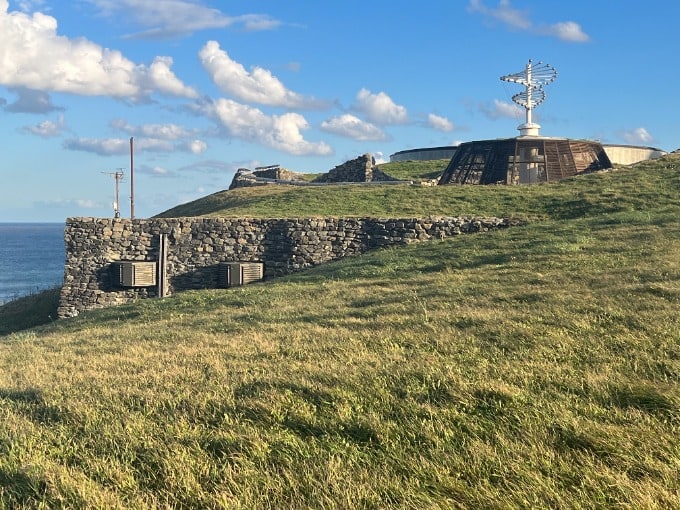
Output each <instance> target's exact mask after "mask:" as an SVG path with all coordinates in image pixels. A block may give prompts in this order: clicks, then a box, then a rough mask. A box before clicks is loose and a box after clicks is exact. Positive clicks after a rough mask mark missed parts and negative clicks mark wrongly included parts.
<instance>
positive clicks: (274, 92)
mask: <svg viewBox="0 0 680 510" xmlns="http://www.w3.org/2000/svg"><path fill="white" fill-rule="evenodd" d="M198 56H199V58H200V60H201V63H202V64H203V67H204V68H205V70H206V72H207V73H208V74H209V75H210V78H211V79H212V81H213V82H214V83H215V85H217V86H218V87H219V88H220V90H221V91H222V92H224V93H225V94H229V95H231V96H233V97H235V98H236V99H238V100H240V101H244V102H247V103H258V104H263V105H269V106H282V107H285V108H318V107H320V106H322V105H321V103H320V102H319V101H318V100H316V99H314V98H307V97H304V96H302V95H300V94H298V93H296V92H293V91H290V90H288V89H287V88H286V87H285V86H284V85H283V83H281V81H280V80H279V79H278V78H277V77H276V76H274V75H273V74H272V73H271V72H270V71H268V70H267V69H263V68H261V67H257V66H256V67H253V68H252V69H251V71H250V72H248V71H247V70H246V69H245V67H243V65H241V64H239V63H238V62H236V61H234V60H232V59H231V58H230V57H229V55H228V54H227V52H226V51H224V50H223V49H221V48H220V45H219V43H218V42H216V41H208V42H207V43H206V44H205V46H203V48H202V49H201V51H200V52H199V54H198Z"/></svg>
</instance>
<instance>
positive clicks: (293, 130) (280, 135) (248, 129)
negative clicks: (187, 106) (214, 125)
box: [194, 98, 333, 156]
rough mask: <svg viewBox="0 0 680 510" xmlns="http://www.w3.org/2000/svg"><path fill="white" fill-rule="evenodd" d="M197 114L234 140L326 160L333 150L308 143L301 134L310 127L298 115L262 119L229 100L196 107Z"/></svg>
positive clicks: (259, 115) (262, 114) (265, 116)
mask: <svg viewBox="0 0 680 510" xmlns="http://www.w3.org/2000/svg"><path fill="white" fill-rule="evenodd" d="M194 109H195V111H196V112H197V113H200V114H203V115H206V116H208V117H210V118H212V119H214V120H217V121H218V122H219V123H220V124H221V125H222V126H223V127H224V129H225V130H226V132H227V133H228V134H229V135H230V136H233V137H236V138H240V139H242V140H246V141H248V142H253V143H258V144H261V145H264V146H266V147H272V148H274V149H278V150H281V151H283V152H286V153H288V154H294V155H299V156H301V155H315V156H326V155H330V154H332V153H333V149H332V148H331V147H330V146H329V145H328V144H326V143H325V142H308V141H307V140H305V139H304V138H303V137H302V133H301V131H302V130H305V129H308V128H309V124H308V123H307V121H306V120H305V118H304V117H303V116H302V115H300V114H298V113H285V114H283V115H272V116H268V115H265V114H264V113H263V112H262V111H261V110H259V109H257V108H252V107H250V106H247V105H244V104H240V103H237V102H236V101H232V100H231V99H224V98H221V99H216V100H214V101H207V102H203V103H201V104H197V105H195V107H194Z"/></svg>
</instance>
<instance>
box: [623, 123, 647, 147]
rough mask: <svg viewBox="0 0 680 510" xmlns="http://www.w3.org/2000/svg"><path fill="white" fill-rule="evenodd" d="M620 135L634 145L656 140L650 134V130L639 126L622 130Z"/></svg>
mask: <svg viewBox="0 0 680 510" xmlns="http://www.w3.org/2000/svg"><path fill="white" fill-rule="evenodd" d="M619 136H620V137H621V138H623V140H625V141H626V143H629V144H632V145H639V144H648V143H651V142H653V141H654V137H653V136H652V135H650V134H649V132H648V131H647V130H646V129H645V128H643V127H639V128H636V129H633V130H631V131H621V132H620V133H619Z"/></svg>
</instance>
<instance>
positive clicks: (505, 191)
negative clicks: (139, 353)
mask: <svg viewBox="0 0 680 510" xmlns="http://www.w3.org/2000/svg"><path fill="white" fill-rule="evenodd" d="M677 159H678V158H677V157H675V156H674V157H669V158H667V159H666V160H664V161H662V162H658V163H646V164H641V165H638V166H636V167H634V168H625V169H619V170H615V171H612V172H609V173H600V174H590V175H583V176H579V177H576V178H573V179H568V180H565V181H560V182H558V183H554V184H543V185H537V186H460V185H450V186H434V187H430V186H411V185H406V184H405V185H371V186H352V185H348V186H330V187H296V186H278V185H277V186H261V187H253V188H240V189H236V190H232V191H222V192H218V193H215V194H213V195H209V196H207V197H204V198H201V199H199V200H196V201H193V202H189V203H187V204H182V205H179V206H177V207H174V208H172V209H170V210H168V211H165V212H163V213H161V214H159V215H158V216H159V217H173V216H229V217H263V218H280V217H308V216H353V217H362V216H369V217H399V216H402V217H403V216H421V217H422V216H458V215H485V216H500V217H507V216H512V217H519V218H523V219H531V220H544V219H549V218H552V219H569V218H578V217H582V216H584V215H600V214H606V213H613V212H622V211H635V210H639V209H644V208H648V207H661V204H665V203H668V202H672V201H673V200H677V195H674V194H675V193H677V189H678V180H679V179H680V177H678V172H677V170H675V169H674V168H672V165H673V164H675V163H673V162H675V161H677ZM668 162H671V163H670V164H669V163H668ZM423 163H425V162H404V163H399V164H400V165H405V166H406V165H409V164H410V165H413V167H414V168H413V170H412V173H418V172H419V171H420V170H421V169H422V167H423V166H424V165H423ZM424 168H428V167H427V166H424Z"/></svg>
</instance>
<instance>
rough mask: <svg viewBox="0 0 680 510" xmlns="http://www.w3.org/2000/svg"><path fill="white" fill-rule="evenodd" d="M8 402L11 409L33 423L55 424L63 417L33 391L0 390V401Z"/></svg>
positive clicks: (38, 393)
mask: <svg viewBox="0 0 680 510" xmlns="http://www.w3.org/2000/svg"><path fill="white" fill-rule="evenodd" d="M2 400H9V401H10V402H11V407H13V408H14V409H15V410H16V412H17V413H19V414H22V415H23V416H25V417H26V418H28V419H29V420H31V421H32V422H34V423H40V424H49V423H57V422H59V421H61V420H62V418H63V416H62V413H61V411H60V410H59V409H57V408H56V407H54V406H52V405H49V404H47V403H46V402H45V401H44V399H43V398H42V395H41V394H40V392H38V391H37V390H34V389H27V390H8V389H4V388H0V401H2Z"/></svg>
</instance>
